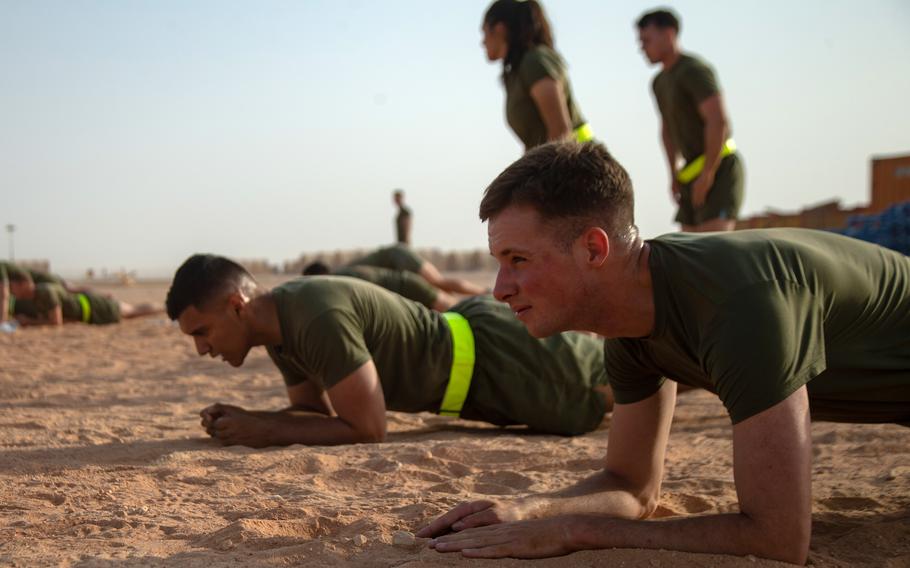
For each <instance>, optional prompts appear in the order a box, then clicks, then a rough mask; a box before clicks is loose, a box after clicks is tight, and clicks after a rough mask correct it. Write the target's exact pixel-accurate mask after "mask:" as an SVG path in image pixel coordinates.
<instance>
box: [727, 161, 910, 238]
mask: <svg viewBox="0 0 910 568" xmlns="http://www.w3.org/2000/svg"><path fill="white" fill-rule="evenodd" d="M871 169H872V179H871V187H870V194H871V196H870V197H871V198H870V200H869V205H864V206H858V207H853V208H850V209H843V208H841V205H840V201H839V200H836V199H835V200H831V201H826V202H824V203H820V204H817V205H813V206H810V207H807V208H805V209H803V210H802V211H797V212H791V213H788V212H777V211H768V212H767V213H764V214H762V215H755V216H752V217H748V218H745V219H740V220H739V221H737V223H736V228H737V229H766V228H771V227H802V228H804V229H843V228H845V227H847V226H848V225H849V224H850V218H851V217H853V216H856V215H873V214H877V213H881V212H882V211H884V210H885V209H887V208H889V207H891V206H892V205H896V204H898V203H903V202H907V201H910V154H904V155H899V156H880V157H873V158H872V168H871Z"/></svg>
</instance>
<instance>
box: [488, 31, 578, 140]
mask: <svg viewBox="0 0 910 568" xmlns="http://www.w3.org/2000/svg"><path fill="white" fill-rule="evenodd" d="M546 77H549V78H551V79H554V80H556V81H558V82H560V83H561V84H562V89H563V95H564V96H565V99H566V103H567V105H568V107H569V120H570V121H571V123H572V128H578V127H579V126H581V125H582V124H584V123H585V119H584V117H582V115H581V111H579V110H578V105H577V104H576V103H575V97H574V96H573V95H572V86H571V85H570V84H569V75H568V73H567V72H566V64H565V62H564V61H563V59H562V57H560V55H559V54H558V53H556V51H554V50H552V49H550V48H549V47H547V46H545V45H538V46H537V47H534V48H532V49H530V50H528V52H527V53H525V54H524V56H523V57H522V58H521V61H519V62H518V68H517V69H512V70H511V71H509V72H508V73H506V74H505V76H504V77H503V82H504V84H505V89H506V121H507V122H508V123H509V126H510V127H511V128H512V130H514V131H515V134H516V135H517V136H518V138H519V139H520V140H521V141H522V142H523V143H524V145H525V150H530V149H531V148H533V147H535V146H540V145H541V144H545V143H546V142H547V125H546V124H545V123H544V121H543V118H542V117H541V115H540V110H539V109H538V108H537V103H535V102H534V99H533V98H532V97H531V87H532V86H533V85H534V83H536V82H537V81H540V80H541V79H544V78H546Z"/></svg>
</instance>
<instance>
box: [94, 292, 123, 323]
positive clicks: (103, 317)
mask: <svg viewBox="0 0 910 568" xmlns="http://www.w3.org/2000/svg"><path fill="white" fill-rule="evenodd" d="M85 296H86V297H87V298H88V302H89V305H91V306H92V315H91V319H90V320H89V322H88V323H90V324H92V325H104V324H108V323H117V322H119V321H120V302H118V301H117V300H114V299H112V298H108V297H106V296H99V295H97V294H86V295H85Z"/></svg>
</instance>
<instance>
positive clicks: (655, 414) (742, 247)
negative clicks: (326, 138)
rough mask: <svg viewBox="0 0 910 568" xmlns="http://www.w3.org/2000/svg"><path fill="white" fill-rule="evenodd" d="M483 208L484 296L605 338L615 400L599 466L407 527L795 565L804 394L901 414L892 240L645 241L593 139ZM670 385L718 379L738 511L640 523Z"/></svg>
mask: <svg viewBox="0 0 910 568" xmlns="http://www.w3.org/2000/svg"><path fill="white" fill-rule="evenodd" d="M480 216H481V219H483V220H488V221H489V226H488V234H489V240H490V251H491V253H492V254H493V256H494V257H496V259H497V260H498V261H499V274H498V276H497V279H496V287H495V288H494V294H495V296H496V298H497V299H498V300H501V301H504V302H508V304H509V306H510V307H511V308H512V311H513V312H515V314H516V316H517V317H518V319H520V320H521V321H522V322H523V323H524V324H525V326H527V328H528V331H529V332H530V333H531V335H533V336H535V337H542V336H546V335H549V334H552V333H556V332H558V331H560V330H565V329H577V330H585V331H593V332H595V333H597V334H599V335H602V336H603V337H605V338H606V339H605V342H604V365H605V367H606V371H607V376H608V377H609V380H610V386H611V387H612V389H613V396H614V398H615V405H614V407H613V417H612V421H611V423H610V433H609V441H608V444H607V455H606V458H605V460H604V470H603V471H602V472H599V473H597V474H595V475H594V476H592V477H590V478H588V479H586V480H584V481H582V482H581V483H579V484H577V485H575V486H572V487H569V488H567V489H565V490H564V491H561V492H559V493H557V494H549V495H532V496H529V497H526V498H524V499H520V500H516V501H491V500H482V501H474V502H470V503H463V504H461V505H459V506H458V507H456V508H454V509H453V510H452V511H450V512H448V513H447V514H445V515H443V516H442V517H440V518H439V519H436V520H435V521H434V522H433V523H431V524H430V525H429V526H428V527H426V528H424V529H423V530H422V531H420V532H419V533H418V536H434V535H440V534H444V533H445V532H447V531H448V530H454V531H457V532H456V534H451V535H445V536H440V537H438V538H437V539H435V541H433V543H432V545H433V546H435V548H436V550H439V551H446V552H448V551H462V552H463V553H464V554H465V555H466V556H477V557H500V556H517V557H541V556H557V555H560V554H566V553H569V552H572V551H574V550H580V549H591V548H615V547H628V548H663V549H666V550H681V551H688V552H705V553H715V554H734V555H738V556H746V555H748V554H752V555H755V556H760V557H763V558H772V559H776V560H783V561H787V562H794V563H797V564H802V563H805V561H806V556H807V554H808V551H809V540H810V536H811V532H812V437H811V429H812V428H811V424H810V421H809V418H810V411H811V416H812V418H813V419H816V420H835V421H840V422H855V423H862V422H896V423H903V424H910V258H908V257H906V256H903V255H901V254H899V253H896V252H894V251H890V250H887V249H885V248H882V247H879V246H877V245H872V244H869V243H864V242H861V241H857V240H854V239H850V238H847V237H843V236H841V235H836V234H833V233H828V232H825V231H810V230H806V229H766V230H757V231H737V232H734V233H712V234H705V235H696V234H686V233H677V234H671V235H665V236H662V237H658V238H656V239H652V240H648V241H644V240H642V239H641V238H640V237H639V235H638V229H637V228H636V227H635V224H634V218H633V197H632V183H631V181H630V180H629V177H628V174H627V173H626V171H625V170H624V169H623V167H622V166H621V165H620V164H619V163H617V162H616V160H614V159H613V157H612V156H610V154H609V153H607V151H606V149H605V148H604V147H603V146H602V145H599V144H592V143H586V144H572V143H555V144H547V145H545V146H540V147H538V148H535V149H533V150H531V151H530V152H528V153H527V154H525V156H524V157H523V158H521V159H520V160H518V161H517V162H516V163H514V164H512V165H511V166H509V167H508V168H507V169H506V170H505V171H504V172H503V173H502V174H500V175H499V177H498V178H496V180H494V181H493V183H492V184H490V186H489V187H488V188H487V190H486V193H485V195H484V198H483V201H482V202H481V205H480ZM677 382H679V383H681V384H688V385H691V386H698V387H702V388H705V389H707V390H709V391H711V392H713V393H715V394H717V396H718V397H719V398H720V399H721V401H722V402H723V404H724V406H725V407H726V409H727V412H728V414H729V415H730V421H731V423H732V434H733V478H734V481H735V483H736V494H737V497H738V500H739V503H738V508H737V509H736V510H734V511H733V512H730V513H723V514H710V515H700V516H694V517H683V518H675V519H662V520H648V518H649V517H650V516H651V515H652V514H654V512H655V511H656V510H657V506H658V502H659V499H660V485H661V481H662V478H663V470H664V456H665V453H666V447H667V442H668V439H669V435H670V424H671V422H672V419H673V409H674V406H675V404H674V403H675V400H676V392H677V389H676V384H677ZM848 479H849V472H845V483H849V481H848ZM516 521H517V522H516ZM483 525H490V526H483ZM472 527H479V528H472ZM468 529H470V530H468Z"/></svg>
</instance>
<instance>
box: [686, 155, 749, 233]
mask: <svg viewBox="0 0 910 568" xmlns="http://www.w3.org/2000/svg"><path fill="white" fill-rule="evenodd" d="M693 183H694V182H693ZM744 184H745V169H744V168H743V162H742V158H741V157H740V155H739V153H738V152H736V153H734V154H730V155H729V156H726V157H724V159H722V160H721V161H720V166H718V168H717V173H716V174H715V175H714V185H712V186H711V190H710V191H709V192H708V198H707V200H705V204H704V205H702V206H701V207H699V208H697V209H696V208H695V207H693V206H692V184H691V183H690V184H686V185H684V186H682V189H681V195H680V200H679V211H677V212H676V222H677V223H679V224H681V225H701V224H702V223H704V222H706V221H711V220H713V219H730V220H734V221H735V220H736V218H737V217H738V216H739V209H740V207H741V206H742V203H743V185H744Z"/></svg>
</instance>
